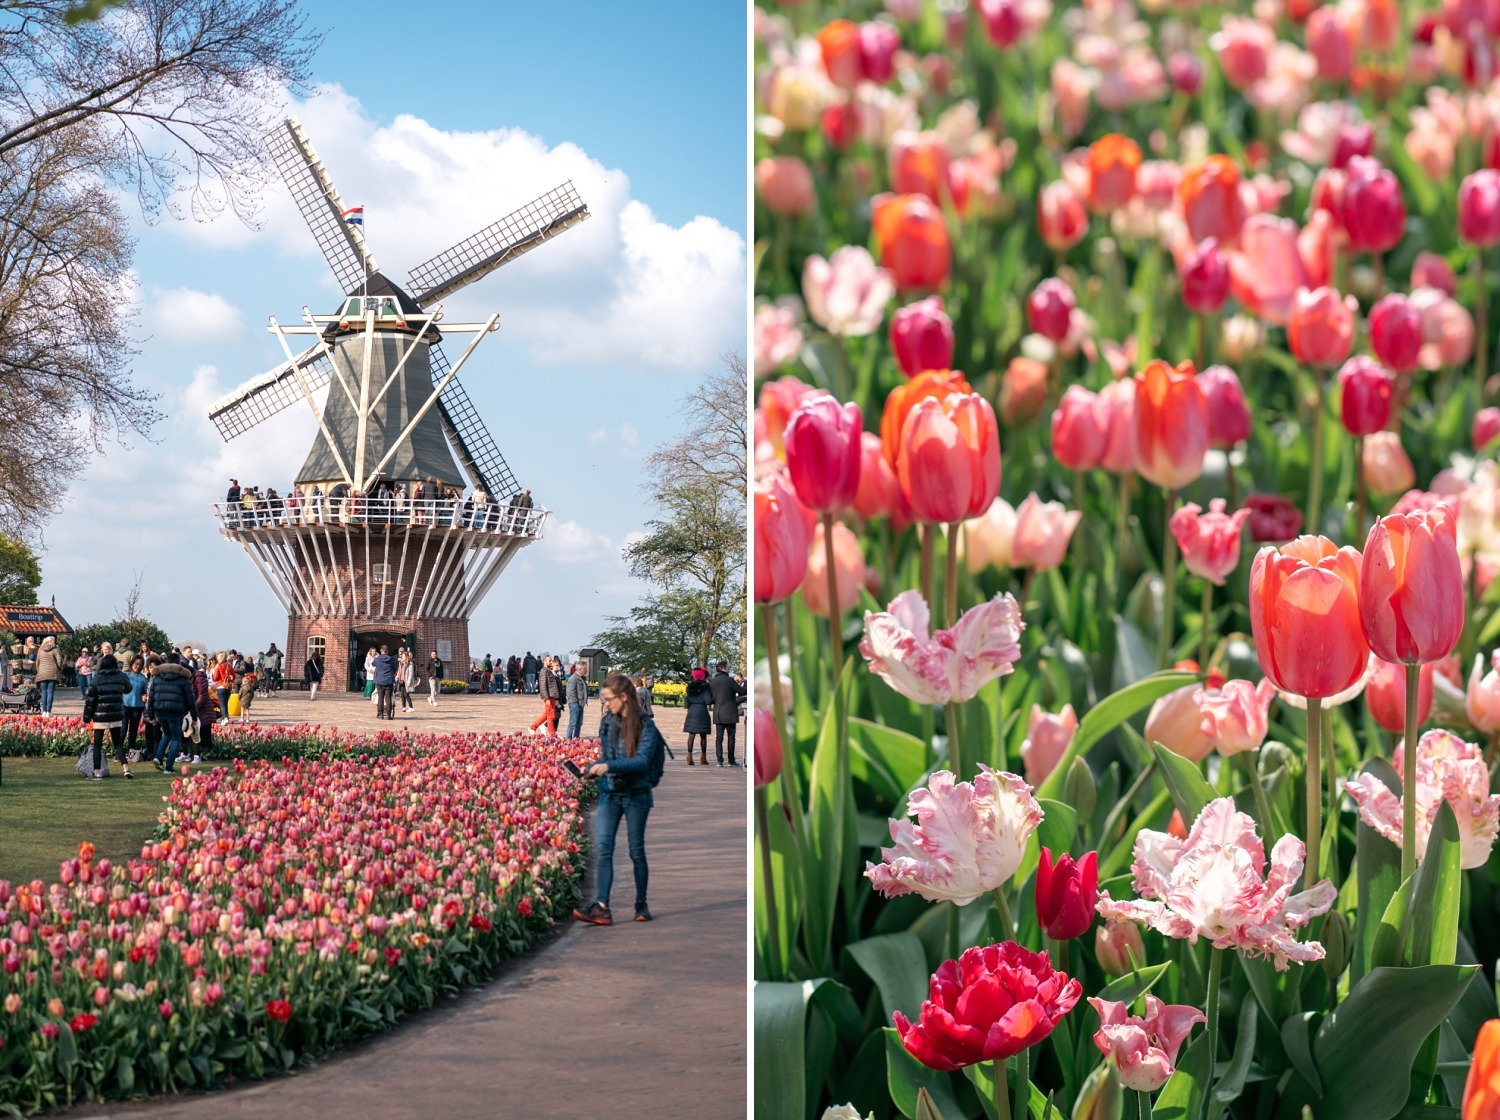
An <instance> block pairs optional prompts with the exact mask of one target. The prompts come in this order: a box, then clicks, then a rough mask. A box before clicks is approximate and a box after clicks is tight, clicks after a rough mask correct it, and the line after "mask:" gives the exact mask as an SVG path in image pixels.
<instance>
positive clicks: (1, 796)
mask: <svg viewBox="0 0 1500 1120" xmlns="http://www.w3.org/2000/svg"><path fill="white" fill-rule="evenodd" d="M74 761H75V760H74V759H71V758H7V759H6V760H5V766H4V770H3V775H4V778H3V781H0V879H9V880H10V881H11V882H13V883H21V882H30V881H31V880H32V879H44V880H46V881H47V882H49V883H50V882H52V881H53V880H55V879H56V878H57V865H58V864H59V863H61V862H62V861H63V860H65V859H68V858H70V857H72V856H76V855H77V854H78V845H79V844H80V843H82V842H83V841H85V840H88V841H91V842H92V843H93V844H94V858H95V859H104V858H107V859H111V860H113V861H114V862H116V863H123V862H124V861H125V860H127V859H135V858H139V856H140V854H141V844H143V843H144V842H145V841H146V840H147V838H149V837H150V835H151V833H152V832H154V831H155V830H156V825H157V818H158V817H159V816H160V815H161V811H162V798H163V796H165V795H166V794H167V793H168V792H169V791H170V790H171V788H172V786H171V779H170V778H168V777H167V776H166V775H164V774H161V773H159V772H158V771H157V770H156V769H155V768H154V767H153V766H152V765H151V764H150V763H149V762H142V763H137V764H136V765H135V766H132V767H131V771H132V772H133V773H134V774H135V778H134V779H133V780H132V781H128V782H127V781H126V780H125V779H124V778H122V777H121V776H120V768H119V766H118V765H117V764H115V763H114V762H113V761H111V763H110V776H109V778H108V779H107V780H106V781H102V782H91V781H88V780H87V779H85V778H82V777H79V774H78V771H77V770H75V769H74V765H73V764H74Z"/></svg>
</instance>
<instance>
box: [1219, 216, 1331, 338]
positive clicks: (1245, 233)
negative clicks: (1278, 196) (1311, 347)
mask: <svg viewBox="0 0 1500 1120" xmlns="http://www.w3.org/2000/svg"><path fill="white" fill-rule="evenodd" d="M1310 280H1311V277H1309V276H1308V274H1307V268H1306V266H1305V265H1304V264H1303V263H1302V257H1301V255H1300V253H1299V252H1298V249H1297V224H1296V223H1295V222H1293V221H1292V220H1291V219H1290V218H1273V217H1271V216H1270V215H1269V214H1257V215H1256V216H1255V217H1253V218H1251V219H1250V220H1249V221H1247V222H1246V223H1245V228H1244V229H1243V230H1242V231H1241V232H1240V249H1239V251H1238V252H1236V253H1233V254H1232V255H1231V256H1230V258H1229V289H1230V291H1231V292H1233V293H1234V297H1235V298H1236V299H1237V300H1239V301H1240V302H1241V303H1242V304H1244V305H1245V309H1246V310H1247V311H1249V312H1250V313H1251V314H1253V315H1257V316H1259V317H1260V318H1262V319H1265V320H1266V321H1267V322H1269V323H1274V324H1276V325H1278V326H1282V325H1285V323H1286V319H1287V312H1288V311H1289V310H1290V309H1291V306H1292V297H1293V296H1294V295H1296V293H1297V289H1298V288H1306V287H1308V285H1309V282H1310Z"/></svg>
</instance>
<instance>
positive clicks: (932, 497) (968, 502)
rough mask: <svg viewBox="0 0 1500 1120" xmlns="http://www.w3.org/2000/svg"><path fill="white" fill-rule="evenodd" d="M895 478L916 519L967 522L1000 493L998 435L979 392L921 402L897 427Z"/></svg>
mask: <svg viewBox="0 0 1500 1120" xmlns="http://www.w3.org/2000/svg"><path fill="white" fill-rule="evenodd" d="M896 479H897V481H898V482H900V484H901V492H902V493H903V494H904V495H906V500H907V501H908V502H909V503H910V504H911V509H912V515H913V517H914V518H915V520H917V521H922V522H928V523H935V522H947V523H950V524H951V523H953V522H956V521H967V520H968V519H969V518H971V517H978V516H979V515H980V514H981V513H984V512H985V511H986V510H987V509H989V508H990V503H991V502H993V501H994V500H995V497H996V495H998V494H999V493H1000V431H999V429H998V427H997V426H996V424H995V410H994V409H992V408H991V407H990V402H989V401H987V400H985V399H984V398H983V397H981V396H980V395H979V394H978V393H969V394H966V395H959V394H950V395H948V396H946V397H943V398H942V399H941V400H934V399H932V398H930V397H929V398H928V399H927V400H924V401H920V402H918V404H917V405H916V407H915V408H913V409H912V410H911V412H910V413H909V414H908V415H907V417H906V423H905V424H904V425H902V428H901V446H900V450H899V451H898V452H897V454H896Z"/></svg>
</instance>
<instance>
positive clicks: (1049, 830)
mask: <svg viewBox="0 0 1500 1120" xmlns="http://www.w3.org/2000/svg"><path fill="white" fill-rule="evenodd" d="M1040 804H1041V806H1042V812H1043V813H1044V814H1045V815H1044V816H1043V817H1042V823H1041V824H1040V825H1038V826H1037V830H1036V835H1037V840H1038V842H1039V843H1040V844H1041V846H1042V847H1043V848H1046V849H1047V850H1049V851H1050V852H1051V853H1052V862H1053V863H1054V864H1056V863H1057V858H1058V857H1059V856H1063V855H1069V854H1071V852H1072V848H1073V838H1074V837H1076V836H1077V835H1078V811H1077V810H1076V809H1074V808H1073V806H1071V805H1069V804H1067V803H1066V802H1063V801H1053V800H1052V799H1051V798H1042V799H1041V800H1040ZM1038 855H1039V856H1040V852H1039V853H1038Z"/></svg>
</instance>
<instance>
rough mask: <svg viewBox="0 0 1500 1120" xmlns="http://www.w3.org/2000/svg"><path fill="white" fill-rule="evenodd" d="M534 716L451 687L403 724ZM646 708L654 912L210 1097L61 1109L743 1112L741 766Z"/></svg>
mask: <svg viewBox="0 0 1500 1120" xmlns="http://www.w3.org/2000/svg"><path fill="white" fill-rule="evenodd" d="M314 709H315V710H314ZM57 710H58V711H60V712H61V711H65V710H67V705H65V704H59V705H57ZM367 711H368V714H367ZM539 711H540V708H539V705H538V702H537V701H536V700H535V699H533V698H525V697H514V698H512V697H503V696H502V697H456V698H448V699H447V701H446V702H445V703H443V704H442V705H441V706H440V707H439V708H438V709H437V710H436V711H434V710H433V709H431V708H429V707H428V706H427V704H426V702H425V701H424V702H421V703H419V704H418V711H417V713H416V717H415V718H414V719H413V721H412V726H413V727H414V728H415V727H417V726H419V725H420V726H421V727H422V729H423V730H437V729H439V728H442V729H445V730H480V729H515V728H517V727H524V726H525V725H526V724H528V723H530V722H531V720H532V719H534V718H535V716H536V714H537V713H538V712H539ZM255 714H256V716H257V717H258V719H259V721H260V722H263V723H264V722H273V721H275V722H281V721H283V720H287V721H290V722H295V721H297V720H299V719H308V718H316V719H320V720H321V721H322V722H324V723H328V724H334V723H336V724H338V725H339V726H340V727H348V728H355V727H365V726H368V727H374V726H379V725H378V724H376V723H375V721H374V720H373V719H372V718H370V716H372V715H373V707H372V706H371V705H370V704H369V702H368V701H364V700H359V699H356V698H354V697H346V696H329V697H320V698H319V699H318V700H317V702H316V703H310V702H309V701H308V700H307V699H306V697H305V696H302V695H301V694H293V695H278V696H277V697H276V698H274V699H272V700H269V701H267V700H262V701H259V702H258V703H257V706H256V709H255ZM657 719H658V724H659V725H660V726H661V727H662V730H663V732H664V733H665V734H666V736H667V740H668V742H669V743H671V744H672V746H673V749H674V750H677V760H676V761H671V760H669V761H668V763H667V772H666V776H665V777H664V778H663V779H662V784H661V785H660V786H659V787H658V788H657V791H656V807H655V808H654V809H653V810H652V813H651V820H650V824H649V826H648V828H647V832H646V850H647V852H648V854H649V855H650V859H651V910H652V913H653V914H654V915H655V917H656V919H657V920H656V921H654V922H650V923H636V922H632V921H629V920H622V921H619V922H618V923H617V924H616V925H614V926H613V927H610V928H607V929H603V928H596V927H593V926H584V925H581V924H579V923H576V922H574V923H570V925H569V927H568V928H567V929H566V930H565V931H564V932H563V933H562V936H561V937H559V938H558V940H556V941H555V942H553V943H552V944H551V945H549V946H547V947H546V948H544V949H541V950H539V951H538V952H536V953H534V954H532V955H531V956H529V957H528V958H527V959H525V960H524V961H522V962H521V963H520V964H518V965H516V966H513V967H512V968H510V969H508V970H506V971H504V972H502V973H501V975H500V976H499V977H498V978H497V979H496V980H495V981H493V982H492V983H491V984H489V985H488V986H487V987H485V988H483V989H480V990H477V991H474V992H470V993H468V994H466V995H464V996H462V997H461V998H459V999H456V1000H449V1001H447V1002H445V1003H443V1004H441V1005H440V1006H438V1007H437V1008H434V1009H433V1010H431V1011H428V1012H425V1013H423V1014H421V1015H418V1016H414V1017H413V1018H412V1019H411V1020H410V1021H408V1022H406V1023H404V1024H402V1025H401V1026H400V1027H398V1028H397V1029H396V1030H395V1031H394V1032H393V1033H391V1034H389V1035H385V1036H382V1037H380V1038H377V1039H374V1040H372V1041H370V1042H367V1043H363V1044H361V1045H358V1046H356V1047H354V1048H352V1049H351V1050H349V1051H347V1052H345V1053H343V1054H342V1055H339V1056H337V1057H334V1058H330V1059H329V1060H328V1061H326V1062H325V1063H324V1064H322V1065H320V1066H318V1067H316V1068H314V1069H311V1070H307V1071H305V1072H302V1073H300V1074H297V1075H294V1076H291V1077H281V1078H274V1079H271V1080H269V1081H262V1082H253V1083H250V1084H247V1085H244V1086H242V1087H236V1088H233V1089H228V1090H224V1091H222V1092H218V1093H214V1094H212V1095H210V1096H203V1095H198V1096H189V1097H174V1098H166V1099H157V1100H153V1101H145V1102H137V1103H118V1104H116V1103H110V1104H103V1105H92V1106H86V1107H83V1108H79V1109H73V1110H71V1111H69V1112H67V1113H65V1115H66V1116H68V1117H93V1118H100V1117H112V1116H122V1117H124V1116H128V1117H139V1116H142V1115H150V1116H152V1117H173V1118H182V1120H188V1118H193V1120H197V1118H199V1117H202V1116H205V1115H212V1116H214V1117H215V1118H216V1120H283V1118H285V1117H317V1118H318V1120H338V1118H343V1117H350V1118H358V1120H386V1118H389V1120H403V1118H406V1117H412V1118H422V1120H427V1118H434V1120H468V1118H476V1120H477V1118H480V1117H484V1118H490V1117H506V1118H511V1117H514V1118H518V1120H526V1118H530V1117H554V1116H557V1117H563V1116H566V1117H579V1116H595V1115H604V1114H606V1113H608V1114H612V1115H615V1116H619V1117H632V1118H633V1117H643V1118H644V1117H653V1118H654V1117H684V1118H702V1120H713V1118H717V1117H725V1118H729V1117H743V1116H746V1115H748V1113H749V1109H748V1106H747V1103H746V1102H747V1093H746V1090H747V1084H748V1070H747V1064H746V1054H745V1046H746V1036H747V1033H748V1032H747V1027H746V1024H747V995H746V980H745V975H746V948H745V931H746V920H747V919H746V907H745V900H746V897H747V895H746V890H747V875H746V856H745V853H746V850H747V849H746V835H747V831H746V826H747V810H746V806H747V801H748V799H747V789H748V782H747V778H746V773H745V771H744V770H730V769H728V768H727V767H726V768H722V769H721V768H719V767H717V766H709V767H708V768H706V769H704V768H701V767H697V766H695V767H692V768H689V767H687V766H686V764H685V761H684V758H683V753H684V752H683V751H682V750H681V749H678V748H680V747H681V746H683V745H684V744H685V742H686V740H685V737H684V736H683V734H682V732H681V730H680V728H681V726H682V720H681V713H680V710H679V709H658V711H657ZM589 721H593V722H594V723H595V725H596V726H597V705H591V711H590V714H589V716H588V717H587V719H586V720H585V723H586V724H587V723H588V722H589ZM741 730H743V727H742V728H741ZM710 753H711V752H710ZM624 840H625V838H624V832H623V829H622V830H621V835H620V838H619V845H618V851H617V854H616V866H615V873H616V883H617V890H616V891H615V894H616V898H615V900H614V901H615V902H616V903H617V904H619V905H617V908H616V913H617V914H620V913H621V909H622V908H623V916H624V917H625V918H626V919H628V917H629V914H630V906H629V901H630V893H631V892H630V885H629V883H630V870H629V868H630V863H629V860H628V858H627V857H626V855H625V848H624ZM590 878H592V876H590ZM586 896H587V892H586ZM622 899H623V900H624V901H623V903H622V901H621V900H622Z"/></svg>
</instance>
